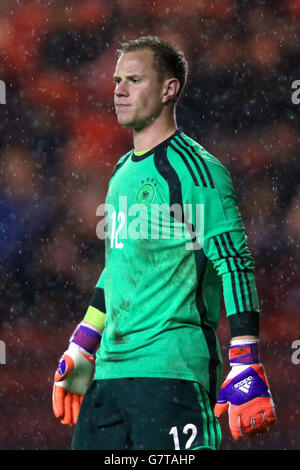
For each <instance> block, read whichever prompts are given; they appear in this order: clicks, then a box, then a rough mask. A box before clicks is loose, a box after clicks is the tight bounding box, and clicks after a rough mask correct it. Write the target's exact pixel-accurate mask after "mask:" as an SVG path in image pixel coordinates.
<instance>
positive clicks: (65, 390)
mask: <svg viewBox="0 0 300 470" xmlns="http://www.w3.org/2000/svg"><path fill="white" fill-rule="evenodd" d="M100 339H101V335H100V333H98V331H96V330H95V329H94V328H93V327H92V326H91V325H87V324H85V323H84V322H82V323H79V325H77V327H76V329H75V331H74V333H73V334H72V336H71V338H70V340H69V347H68V349H67V351H65V352H64V354H63V355H62V357H61V358H60V361H59V363H58V368H57V370H56V372H55V376H54V385H53V393H52V407H53V411H54V414H55V416H56V417H57V418H58V419H60V421H61V423H62V424H69V425H72V424H75V423H76V421H77V418H78V414H79V409H80V405H81V402H82V400H83V396H84V394H85V392H86V390H87V388H88V386H89V383H90V381H91V378H92V376H93V374H94V364H95V357H94V353H95V351H96V349H97V347H98V345H99V343H100Z"/></svg>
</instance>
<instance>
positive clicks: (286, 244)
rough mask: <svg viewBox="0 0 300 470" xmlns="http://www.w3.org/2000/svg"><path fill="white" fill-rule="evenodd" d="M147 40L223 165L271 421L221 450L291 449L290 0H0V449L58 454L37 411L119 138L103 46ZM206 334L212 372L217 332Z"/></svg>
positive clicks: (298, 423) (63, 436) (91, 263)
mask: <svg viewBox="0 0 300 470" xmlns="http://www.w3.org/2000/svg"><path fill="white" fill-rule="evenodd" d="M141 34H154V35H159V36H163V37H165V38H167V39H169V40H171V41H173V42H174V43H175V45H177V46H178V47H179V48H181V49H182V50H183V51H184V52H185V54H186V57H187V59H188V60H189V63H190V76H189V82H188V85H187V87H186V91H185V93H184V95H183V97H182V100H181V103H180V104H179V106H178V112H177V115H178V125H179V127H181V128H182V129H183V130H184V131H185V132H186V133H187V134H189V135H190V136H191V137H194V138H195V139H197V140H198V141H199V142H200V143H201V144H202V145H203V146H204V147H205V148H206V149H207V150H208V151H209V152H210V153H212V154H213V155H215V156H216V157H217V158H219V159H220V160H221V162H223V163H224V164H225V166H227V168H228V169H229V170H230V172H231V174H232V177H233V181H234V184H235V187H236V190H237V193H238V197H239V204H240V211H241V213H242V216H243V219H244V224H245V228H246V232H247V235H248V245H249V248H250V249H251V252H252V254H253V256H254V258H255V261H256V277H257V287H258V291H259V295H260V301H261V308H262V317H261V358H262V361H263V363H264V365H265V368H266V370H267V375H268V378H269V382H270V385H271V389H272V393H273V398H274V401H275V403H276V405H277V415H278V424H277V425H276V427H274V429H273V430H272V432H271V433H268V434H266V435H264V436H262V437H261V438H259V439H249V440H246V441H244V442H241V443H236V442H234V441H233V439H232V438H231V436H230V433H229V430H228V424H227V419H226V418H225V419H222V422H221V423H222V429H223V432H224V444H223V448H224V449H245V450H246V449H300V393H299V383H300V380H299V378H300V364H299V365H298V364H296V363H295V361H293V360H292V354H293V352H295V351H294V350H293V348H292V343H293V341H294V340H297V339H299V340H300V312H299V304H300V291H299V280H300V274H299V271H298V266H299V241H300V208H299V184H298V183H299V172H300V164H299V152H300V134H299V128H300V121H299V116H300V104H299V105H296V104H293V102H292V98H291V96H292V88H291V87H292V83H293V81H295V80H300V0H278V1H263V0H261V1H256V0H251V1H250V0H249V1H243V2H240V1H239V0H197V1H195V0H182V1H180V0H178V1H176V0H156V1H155V2H154V1H148V0H141V1H138V0H119V1H117V0H116V1H112V0H84V1H82V0H78V1H77V0H47V1H46V0H28V1H26V0H19V1H17V0H14V1H12V0H5V1H3V2H1V3H0V79H1V80H3V81H4V82H5V83H6V92H7V97H6V104H5V105H0V259H1V262H0V273H1V276H0V283H1V297H0V309H1V313H0V339H1V340H2V341H4V342H5V344H6V364H3V365H0V448H1V449H53V450H54V449H65V448H69V447H70V442H71V437H72V433H73V429H72V428H70V427H65V426H63V425H61V424H60V422H58V421H57V420H56V419H55V417H54V415H53V413H52V407H51V393H52V379H53V375H54V371H55V369H56V366H57V361H58V359H59V357H60V355H61V353H62V352H63V351H64V350H65V348H66V344H67V340H68V338H69V336H70V334H71V333H72V331H73V328H74V326H75V325H76V323H77V322H79V321H81V319H82V317H83V315H84V313H85V311H86V308H87V305H88V302H89V300H90V296H91V293H92V291H93V289H94V285H95V283H96V281H97V280H98V276H99V273H100V271H101V270H102V268H103V261H104V246H103V241H101V240H99V239H98V238H97V236H96V225H97V223H98V221H99V219H98V217H97V216H96V208H97V207H98V206H99V205H100V204H102V203H103V202H104V198H105V194H106V189H107V183H108V180H109V178H110V175H111V173H112V171H113V168H114V165H115V163H116V162H117V160H118V159H119V157H120V156H121V155H122V154H123V153H125V152H126V151H128V149H129V148H131V146H132V141H131V134H130V132H129V131H128V130H126V129H123V128H121V127H120V126H119V125H118V123H117V121H116V118H115V116H114V112H113V107H112V103H113V87H114V85H113V81H112V74H113V71H114V67H115V56H114V53H115V50H116V48H117V47H118V45H119V41H124V40H127V39H130V38H134V37H137V36H139V35H141ZM218 335H219V340H220V343H221V345H222V348H223V351H224V362H225V370H224V374H226V373H227V372H228V363H227V347H228V341H229V339H230V334H229V329H228V324H227V320H226V317H225V312H224V309H223V314H222V319H221V322H220V327H219V329H218Z"/></svg>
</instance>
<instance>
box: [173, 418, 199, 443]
mask: <svg viewBox="0 0 300 470" xmlns="http://www.w3.org/2000/svg"><path fill="white" fill-rule="evenodd" d="M189 431H191V435H190V437H189V438H188V440H187V442H186V444H185V449H189V448H190V447H191V445H192V443H193V442H194V440H195V438H196V436H197V428H196V426H195V425H194V424H191V423H190V424H186V425H185V426H184V428H183V434H189ZM169 434H172V435H173V439H174V449H175V450H180V444H179V436H178V429H177V426H173V427H172V428H171V430H170V432H169Z"/></svg>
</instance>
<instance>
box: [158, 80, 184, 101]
mask: <svg viewBox="0 0 300 470" xmlns="http://www.w3.org/2000/svg"><path fill="white" fill-rule="evenodd" d="M179 89H180V82H179V80H178V78H168V79H167V80H165V83H164V87H163V95H162V103H163V104H166V103H168V102H169V101H176V99H177V95H178V92H179Z"/></svg>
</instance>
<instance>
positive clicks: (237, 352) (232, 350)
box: [228, 337, 259, 366]
mask: <svg viewBox="0 0 300 470" xmlns="http://www.w3.org/2000/svg"><path fill="white" fill-rule="evenodd" d="M228 356H229V362H230V365H231V366H239V365H246V366H248V365H250V364H258V363H259V339H258V338H255V337H253V338H240V339H238V338H233V339H232V340H231V342H230V346H229V351H228Z"/></svg>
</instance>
